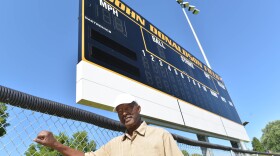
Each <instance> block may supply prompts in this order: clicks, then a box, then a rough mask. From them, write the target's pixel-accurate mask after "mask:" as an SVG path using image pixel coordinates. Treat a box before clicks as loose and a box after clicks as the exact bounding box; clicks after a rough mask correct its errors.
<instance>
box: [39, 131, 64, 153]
mask: <svg viewBox="0 0 280 156" xmlns="http://www.w3.org/2000/svg"><path fill="white" fill-rule="evenodd" d="M34 141H35V142H37V143H39V144H42V145H44V146H47V147H50V148H53V149H55V147H56V146H57V145H59V144H60V143H59V142H58V141H57V140H56V139H55V138H54V136H53V134H52V132H49V131H41V132H40V133H39V134H38V135H37V137H36V138H35V139H34Z"/></svg>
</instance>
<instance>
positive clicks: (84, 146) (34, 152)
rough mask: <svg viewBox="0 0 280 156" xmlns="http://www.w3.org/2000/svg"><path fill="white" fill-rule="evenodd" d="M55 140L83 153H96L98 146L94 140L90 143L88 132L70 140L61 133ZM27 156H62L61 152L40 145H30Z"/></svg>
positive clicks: (80, 133) (73, 136)
mask: <svg viewBox="0 0 280 156" xmlns="http://www.w3.org/2000/svg"><path fill="white" fill-rule="evenodd" d="M55 138H56V139H57V140H58V141H59V142H60V143H62V144H64V145H66V146H69V147H71V148H75V149H77V150H80V151H83V152H89V151H95V150H96V144H95V142H94V141H93V140H91V141H89V139H88V135H87V132H86V131H81V132H76V133H74V134H73V135H72V137H71V138H69V137H68V136H67V135H65V133H59V135H58V136H55ZM24 154H25V155H26V156H42V155H46V156H62V155H61V154H60V153H59V152H57V151H56V150H53V149H51V148H49V147H46V146H43V145H40V144H34V143H32V144H31V145H29V148H28V149H27V151H26V152H25V153H24Z"/></svg>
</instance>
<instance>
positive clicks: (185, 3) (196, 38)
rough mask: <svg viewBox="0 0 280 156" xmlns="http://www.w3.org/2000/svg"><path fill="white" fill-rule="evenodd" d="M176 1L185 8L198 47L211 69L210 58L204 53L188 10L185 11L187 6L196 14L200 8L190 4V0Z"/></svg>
mask: <svg viewBox="0 0 280 156" xmlns="http://www.w3.org/2000/svg"><path fill="white" fill-rule="evenodd" d="M176 1H177V3H179V4H180V6H181V7H182V10H183V12H184V15H185V17H186V19H187V21H188V23H189V26H190V28H191V30H192V33H193V35H194V38H195V40H196V43H197V44H198V47H199V49H200V51H201V53H202V55H203V58H204V60H205V62H206V65H207V66H208V68H210V69H211V66H210V64H209V62H208V59H207V57H206V55H205V53H204V50H203V48H202V46H201V44H200V41H199V39H198V37H197V35H196V33H195V31H194V28H193V26H192V23H191V21H190V19H189V17H188V15H187V13H186V11H185V8H188V10H189V11H192V12H193V14H195V15H196V14H198V13H199V10H198V9H196V8H195V6H193V5H189V2H183V0H176Z"/></svg>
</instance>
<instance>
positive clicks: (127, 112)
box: [116, 103, 141, 129]
mask: <svg viewBox="0 0 280 156" xmlns="http://www.w3.org/2000/svg"><path fill="white" fill-rule="evenodd" d="M116 111H117V112H118V116H119V119H120V122H121V123H122V124H124V125H125V127H126V128H127V129H130V128H133V127H135V126H137V124H139V123H140V111H141V108H140V106H139V105H137V104H135V103H129V104H127V103H126V104H125V103H124V104H120V105H119V106H118V107H117V108H116Z"/></svg>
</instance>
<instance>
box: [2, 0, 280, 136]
mask: <svg viewBox="0 0 280 156" xmlns="http://www.w3.org/2000/svg"><path fill="white" fill-rule="evenodd" d="M124 2H125V3H127V4H128V5H129V6H130V7H132V8H133V9H135V10H136V11H137V12H138V13H140V14H141V15H142V16H143V17H145V18H146V19H148V20H149V21H150V22H151V23H153V24H154V25H155V26H157V27H158V28H159V29H161V30H162V31H163V32H164V33H166V34H167V35H168V36H170V37H171V38H172V39H173V40H175V41H176V42H178V43H179V44H180V45H181V46H182V47H184V48H185V49H187V50H188V51H189V52H190V53H192V54H193V55H194V56H196V57H197V58H199V59H200V60H201V61H203V62H204V60H203V57H202V55H201V53H200V51H199V48H198V46H197V44H196V42H195V39H194V37H193V35H192V33H191V30H190V28H189V26H188V24H187V21H186V19H185V17H184V15H183V12H182V10H181V8H180V7H179V6H178V4H177V3H176V2H175V0H163V1H160V2H159V1H151V0H141V1H136V0H124ZM190 3H191V4H192V5H195V6H197V8H198V9H200V10H201V12H200V14H199V15H196V16H194V15H192V14H190V13H189V17H190V20H191V21H192V24H193V26H194V28H195V30H196V32H197V35H198V37H199V39H200V41H201V44H202V46H203V48H204V51H205V52H206V55H207V57H208V60H209V62H210V64H211V66H212V69H213V70H214V71H215V72H217V73H218V74H219V75H220V76H221V77H222V78H223V80H224V82H225V84H226V87H227V89H228V91H229V93H230V95H231V98H232V100H233V102H234V104H235V106H236V109H237V111H238V112H239V115H240V117H241V119H242V121H249V122H250V123H249V124H248V125H247V126H246V129H247V132H248V135H249V137H250V138H253V137H258V138H260V137H261V134H262V132H261V129H262V128H264V127H265V125H266V124H267V123H268V122H270V121H274V120H279V119H280V113H279V110H280V104H279V100H278V98H279V97H280V92H279V88H280V84H279V79H280V70H279V69H278V67H279V63H278V62H279V60H280V54H279V50H280V39H279V38H280V37H279V36H280V30H279V28H280V18H279V17H278V16H279V15H280V10H279V9H278V6H279V5H280V1H278V0H269V1H266V2H265V3H264V1H259V0H255V1H253V0H247V1H241V0H236V1H224V0H215V1H204V0H200V1H197V0H196V1H194V0H193V1H190ZM0 19H1V22H0V60H1V63H0V71H1V78H0V85H3V86H6V87H10V88H13V89H16V90H20V91H23V92H26V93H29V94H32V95H36V96H39V97H43V98H46V99H50V100H54V101H57V102H61V103H65V104H68V105H72V106H76V107H79V108H82V109H88V108H87V107H86V106H82V105H79V104H76V103H75V96H76V95H75V94H76V93H75V85H76V73H75V72H76V64H77V60H78V58H77V57H78V0H59V1H57V0H48V1H46V0H43V1H37V0H27V1H22V0H9V1H1V3H0ZM91 110H92V111H94V112H96V113H102V114H104V113H105V114H106V115H107V116H109V117H112V118H116V115H115V114H113V113H108V112H106V111H100V110H97V109H91Z"/></svg>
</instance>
